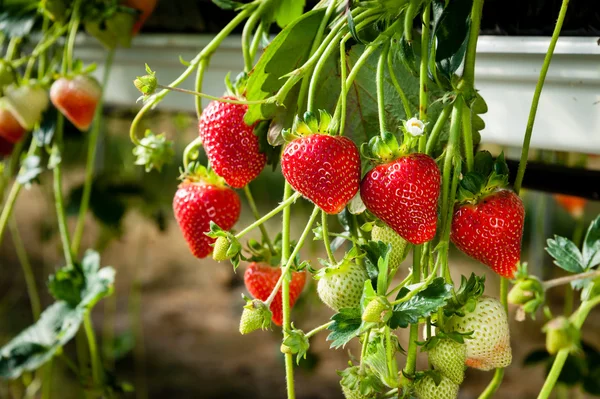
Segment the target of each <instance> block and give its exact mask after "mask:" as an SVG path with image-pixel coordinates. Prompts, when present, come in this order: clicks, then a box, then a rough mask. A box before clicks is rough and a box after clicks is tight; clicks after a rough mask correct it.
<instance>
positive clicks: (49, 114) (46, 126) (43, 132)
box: [33, 107, 57, 147]
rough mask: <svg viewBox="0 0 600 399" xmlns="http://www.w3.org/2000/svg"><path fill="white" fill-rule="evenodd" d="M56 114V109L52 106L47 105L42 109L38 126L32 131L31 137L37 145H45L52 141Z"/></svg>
mask: <svg viewBox="0 0 600 399" xmlns="http://www.w3.org/2000/svg"><path fill="white" fill-rule="evenodd" d="M56 115H57V111H56V108H54V107H48V109H47V110H46V111H44V114H43V115H42V122H41V123H40V126H39V127H38V128H37V129H35V130H34V131H33V137H34V138H35V140H36V142H37V145H38V146H40V147H45V146H49V145H50V143H52V137H54V131H55V130H56Z"/></svg>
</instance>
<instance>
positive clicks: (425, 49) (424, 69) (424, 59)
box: [406, 3, 431, 152]
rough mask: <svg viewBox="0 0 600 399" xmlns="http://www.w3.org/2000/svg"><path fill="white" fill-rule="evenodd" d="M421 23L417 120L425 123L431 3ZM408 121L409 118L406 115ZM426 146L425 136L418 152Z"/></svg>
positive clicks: (422, 136) (420, 139)
mask: <svg viewBox="0 0 600 399" xmlns="http://www.w3.org/2000/svg"><path fill="white" fill-rule="evenodd" d="M422 18H423V23H422V25H421V65H420V71H419V119H420V120H421V122H423V123H425V122H427V101H428V98H427V79H428V63H429V57H428V55H429V24H430V21H431V3H427V5H426V6H425V8H424V9H423V14H422ZM406 118H407V119H408V118H409V116H408V115H407V116H406ZM426 145H427V134H426V133H424V134H422V135H421V137H419V152H425V149H426Z"/></svg>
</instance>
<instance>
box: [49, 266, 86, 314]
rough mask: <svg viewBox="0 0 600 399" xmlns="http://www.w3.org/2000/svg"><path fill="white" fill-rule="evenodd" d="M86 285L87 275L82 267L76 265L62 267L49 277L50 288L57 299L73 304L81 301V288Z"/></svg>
mask: <svg viewBox="0 0 600 399" xmlns="http://www.w3.org/2000/svg"><path fill="white" fill-rule="evenodd" d="M84 285H85V276H84V274H83V272H82V270H81V269H79V268H78V267H74V266H65V267H63V268H60V269H58V270H57V271H56V273H54V274H53V275H51V276H50V278H49V279H48V290H49V291H50V294H51V295H52V296H53V297H54V299H56V300H57V301H65V302H67V303H68V304H69V305H71V306H77V304H78V303H79V302H81V290H82V289H83V287H84Z"/></svg>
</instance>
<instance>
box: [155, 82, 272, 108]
mask: <svg viewBox="0 0 600 399" xmlns="http://www.w3.org/2000/svg"><path fill="white" fill-rule="evenodd" d="M156 87H157V88H158V89H164V90H170V91H177V92H179V93H185V94H190V95H192V96H196V97H201V98H207V99H209V100H213V101H219V102H221V103H228V104H240V105H257V104H267V103H270V102H273V99H272V98H271V97H269V98H267V99H265V100H252V101H247V100H233V99H231V98H224V97H217V96H211V95H210V94H206V93H200V92H197V91H194V90H187V89H182V88H180V87H176V86H165V85H161V84H157V85H156Z"/></svg>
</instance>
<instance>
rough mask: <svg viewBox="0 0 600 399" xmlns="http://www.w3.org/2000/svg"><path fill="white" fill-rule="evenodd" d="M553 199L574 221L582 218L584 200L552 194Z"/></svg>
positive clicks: (585, 201)
mask: <svg viewBox="0 0 600 399" xmlns="http://www.w3.org/2000/svg"><path fill="white" fill-rule="evenodd" d="M554 199H555V200H556V202H558V203H559V204H560V206H562V207H563V209H564V210H565V211H567V212H569V213H570V214H571V216H573V217H574V218H575V219H579V218H580V217H582V216H583V211H584V210H585V204H586V203H587V200H586V199H585V198H581V197H575V196H573V195H565V194H554Z"/></svg>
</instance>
